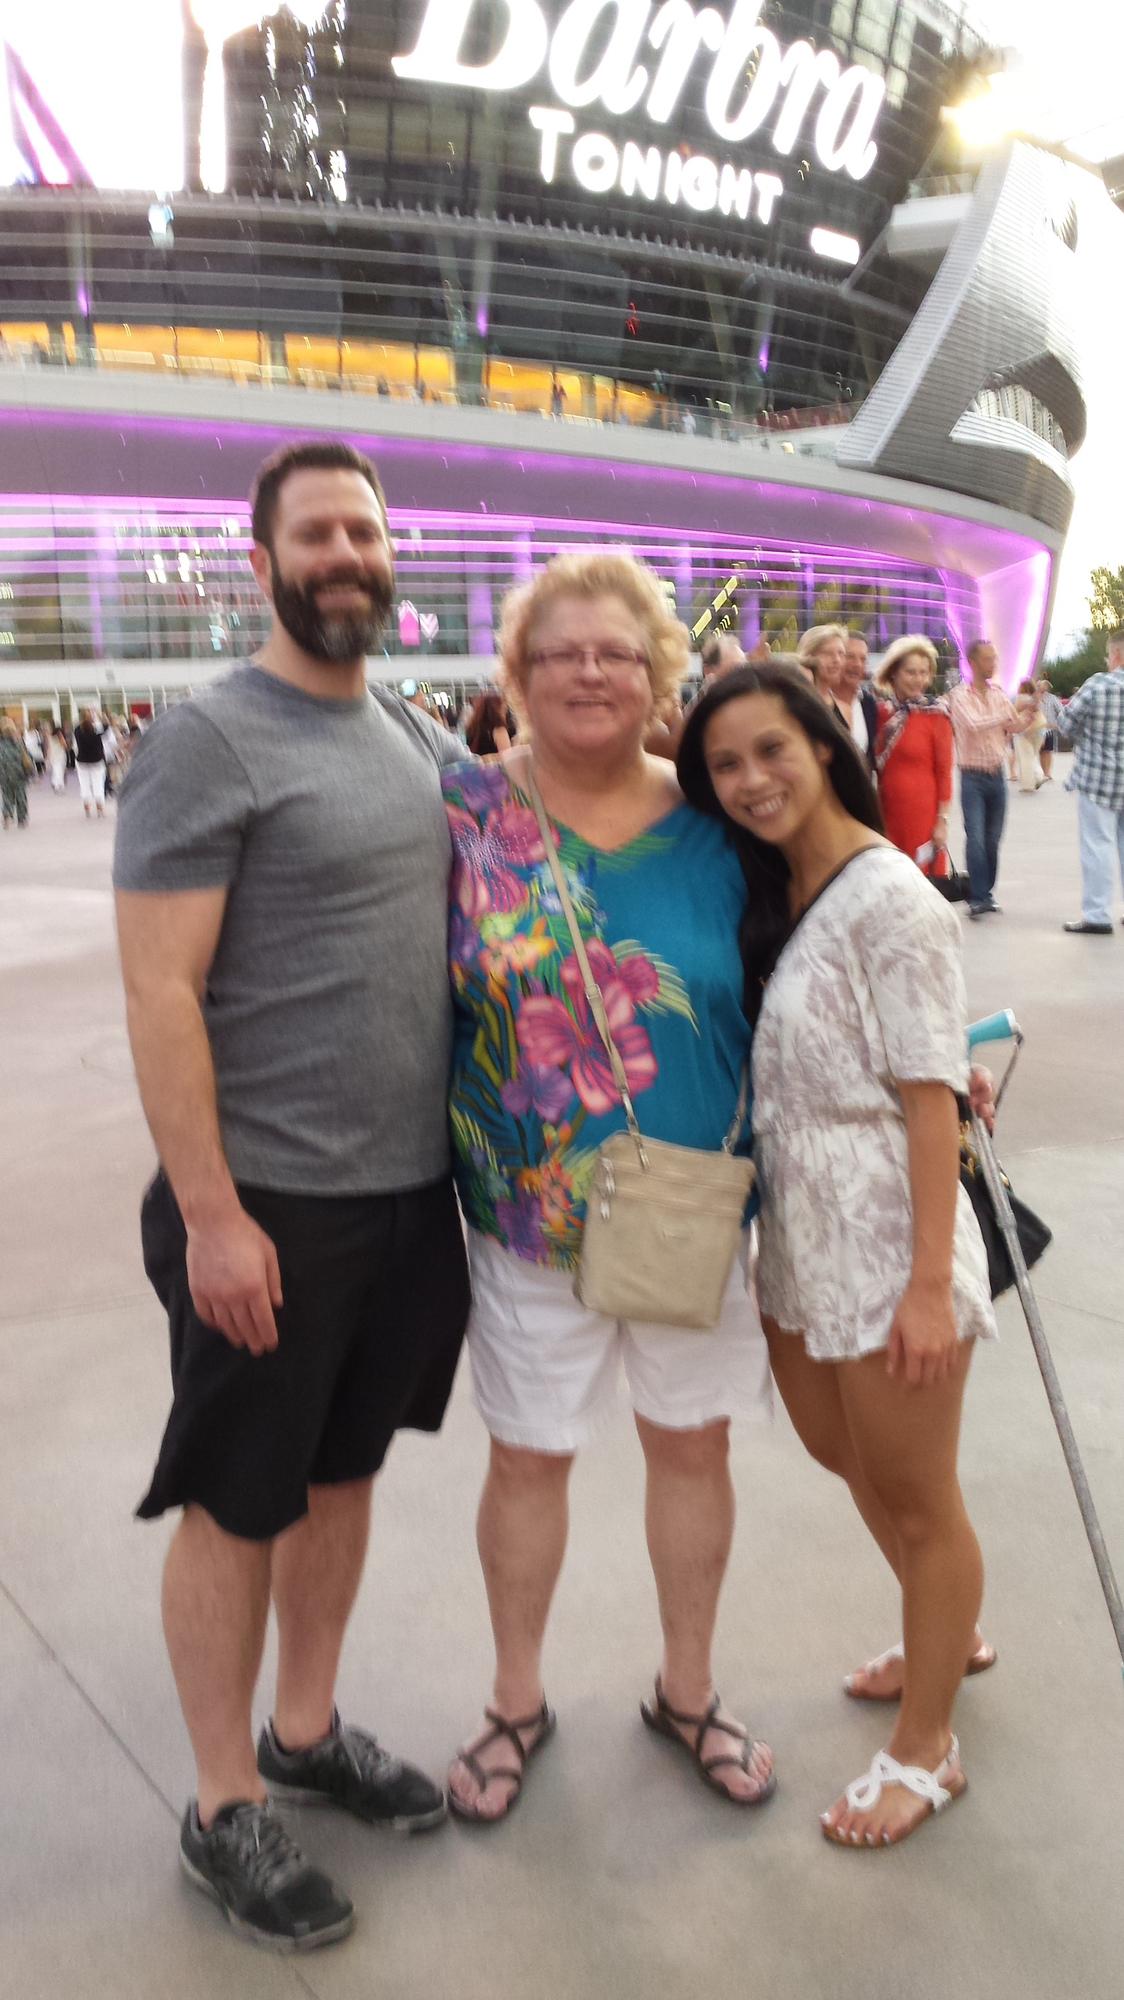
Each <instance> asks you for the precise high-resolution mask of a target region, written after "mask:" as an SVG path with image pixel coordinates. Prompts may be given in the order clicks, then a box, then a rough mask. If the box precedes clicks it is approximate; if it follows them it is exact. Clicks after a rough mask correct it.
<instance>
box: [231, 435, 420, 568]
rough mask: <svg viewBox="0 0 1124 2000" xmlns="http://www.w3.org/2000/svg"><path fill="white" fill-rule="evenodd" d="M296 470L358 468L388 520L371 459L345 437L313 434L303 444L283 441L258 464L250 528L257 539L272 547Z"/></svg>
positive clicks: (354, 469)
mask: <svg viewBox="0 0 1124 2000" xmlns="http://www.w3.org/2000/svg"><path fill="white" fill-rule="evenodd" d="M294 472H357V473H358V474H359V475H360V477H361V478H362V479H365V480H366V482H367V484H368V486H369V487H370V489H371V491H372V493H373V494H374V496H375V499H376V500H377V501H378V503H379V508H380V510H381V513H382V517H383V521H384V523H385V521H386V518H387V516H386V496H385V495H384V493H383V490H382V486H381V484H380V483H379V475H378V473H377V472H376V471H375V468H374V466H373V465H372V463H371V460H370V459H369V458H367V457H366V455H365V454H364V453H363V452H361V451H356V449H355V446H354V445H353V444H345V443H344V441H343V439H342V438H310V439H307V440H306V441H305V442H304V443H303V444H287V445H282V447H281V449H280V451H275V452H274V453H273V454H272V456H271V457H270V458H267V459H266V461H265V464H264V465H261V466H259V467H258V471H257V475H256V477H255V479H254V483H253V486H252V487H251V489H250V532H251V534H252V535H253V538H254V540H255V542H260V543H261V545H262V547H263V548H266V549H272V547H273V530H274V527H275V525H276V521H277V503H278V500H279V498H280V494H281V488H282V487H283V485H284V484H285V481H286V480H287V479H288V478H289V477H290V475H291V474H292V473H294Z"/></svg>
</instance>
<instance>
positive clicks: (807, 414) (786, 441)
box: [0, 340, 861, 452]
mask: <svg viewBox="0 0 1124 2000" xmlns="http://www.w3.org/2000/svg"><path fill="white" fill-rule="evenodd" d="M43 369H56V370H57V369H61V370H63V371H65V372H67V373H75V372H77V373H81V372H90V371H104V372H106V373H116V372H123V373H139V374H151V373H167V374H176V375H180V376H195V377H198V376H207V377H210V378H211V379H214V380H220V381H224V382H234V383H237V384H238V385H239V386H242V387H251V388H260V389H263V390H270V389H307V390H317V391H320V392H325V391H328V392H331V393H333V394H342V395H355V396H365V397H370V398H373V399H376V400H380V401H391V402H412V403H417V404H419V405H422V404H425V403H435V404H438V405H444V406H445V407H451V408H458V407H459V408H469V409H486V410H495V411H498V412H501V413H503V414H506V415H530V416H535V415H537V416H539V417H542V418H544V419H546V420H548V421H551V422H557V423H564V424H568V425H571V426H573V427H575V428H582V427H584V428H593V429H600V428H603V427H609V428H613V427H618V428H621V429H627V428H633V429H653V430H663V431H671V432H678V433H680V434H681V435H684V436H692V435H695V434H696V433H697V434H698V435H700V436H703V437H707V436H709V437H716V438H722V439H725V440H727V441H729V442H731V443H745V444H753V445H756V446H758V447H760V448H762V449H764V450H769V449H770V448H771V445H772V441H773V440H774V439H776V440H777V441H778V442H779V443H780V444H781V448H782V449H783V450H785V451H788V452H811V451H812V450H813V446H812V444H811V442H810V438H809V433H813V432H816V431H819V430H824V429H838V428H840V427H842V426H845V425H846V424H848V423H849V422H850V421H851V419H852V417H853V416H854V415H855V414H856V412H857V410H858V409H859V408H860V406H861V405H860V402H859V401H852V402H847V401H844V400H840V401H838V402H836V403H831V404H824V405H819V406H815V407H812V408H807V409H793V410H764V409H763V410H759V411H758V412H757V415H756V416H755V417H754V418H753V419H746V418H741V417H736V416H735V415H734V413H733V411H732V410H731V408H730V406H729V404H727V403H723V402H719V401H715V400H712V401H711V402H710V403H709V404H708V405H705V406H698V405H695V404H690V403H681V402H678V401H676V400H675V399H674V398H672V397H668V396H666V395H663V394H658V393H655V392H648V391H642V393H644V394H649V395H650V409H649V414H648V416H647V418H646V419H645V420H638V419H637V418H630V417H629V415H628V414H627V411H626V410H625V409H624V408H622V407H619V406H616V397H614V398H613V399H612V401H611V403H610V407H609V409H608V411H607V412H605V413H603V414H599V415H596V416H591V415H587V414H585V413H584V412H578V411H573V412H571V411H569V410H564V409H562V408H558V409H554V408H552V407H551V405H550V403H549V401H544V402H541V403H540V402H536V401H534V400H533V399H529V398H528V395H527V392H526V391H523V392H512V391H508V392H506V393H505V392H502V391H497V390H494V389H485V388H483V387H476V386H465V385H462V386H458V387H450V388H442V387H439V388H430V387H429V386H428V384H426V383H425V382H424V381H421V382H420V383H419V385H418V386H412V385H409V384H403V383H401V382H390V381H388V379H387V378H386V377H385V376H375V375H359V374H352V373H347V372H344V371H341V372H339V373H333V372H330V371H329V370H326V369H322V368H313V367H306V366H304V365H302V364H299V363H298V364H296V365H289V364H287V363H278V362H258V361H251V360H248V359H247V360H239V359H229V360H227V359H224V358H220V357H219V356H217V355H184V354H181V355H177V354H168V353H165V354H158V353H153V352H149V351H146V350H145V349H143V348H96V349H90V350H89V351H88V352H87V353H85V354H71V353H69V352H64V353H55V352H51V351H50V350H49V349H46V348H43V347H40V346H37V345H35V344H34V343H31V344H29V343H26V342H22V341H21V342H13V341H3V340H0V373H3V372H10V371H13V370H14V371H17V372H19V373H24V374H32V373H34V374H38V373H40V372H41V371H42V370H43ZM561 371H562V372H563V373H565V374H573V373H575V372H577V371H575V370H574V369H573V368H571V367H570V366H569V365H567V364H561ZM614 387H615V390H616V391H617V392H618V393H621V394H624V395H628V394H629V393H630V391H631V392H633V393H635V391H634V385H632V384H630V383H627V382H620V383H616V384H615V385H614Z"/></svg>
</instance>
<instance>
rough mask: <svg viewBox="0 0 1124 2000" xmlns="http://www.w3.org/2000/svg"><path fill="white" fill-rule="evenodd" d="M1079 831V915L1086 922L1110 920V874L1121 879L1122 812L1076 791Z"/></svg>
mask: <svg viewBox="0 0 1124 2000" xmlns="http://www.w3.org/2000/svg"><path fill="white" fill-rule="evenodd" d="M1077 823H1078V826H1079V828H1080V831H1081V915H1082V917H1083V918H1084V920H1085V922H1086V923H1087V924H1110V923H1111V922H1112V891H1113V879H1112V878H1113V875H1114V874H1115V872H1116V868H1117V867H1118V866H1119V869H1120V879H1121V882H1124V812H1114V811H1113V808H1112V807H1111V806H1101V805H1098V804H1097V802H1096V800H1095V799H1087V798H1086V797H1085V794H1084V792H1078V794H1077Z"/></svg>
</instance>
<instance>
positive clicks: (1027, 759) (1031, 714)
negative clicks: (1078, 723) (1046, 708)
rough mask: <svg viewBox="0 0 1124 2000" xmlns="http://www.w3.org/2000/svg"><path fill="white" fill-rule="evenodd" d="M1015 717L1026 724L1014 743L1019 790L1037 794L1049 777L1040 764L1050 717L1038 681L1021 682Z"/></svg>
mask: <svg viewBox="0 0 1124 2000" xmlns="http://www.w3.org/2000/svg"><path fill="white" fill-rule="evenodd" d="M1015 714H1016V715H1017V716H1018V718H1019V721H1020V722H1021V723H1022V729H1021V731H1020V733H1019V735H1018V736H1016V738H1015V742H1014V750H1015V770H1016V771H1017V773H1018V779H1019V790H1020V792H1036V791H1038V790H1039V788H1040V786H1042V785H1044V784H1045V782H1046V774H1045V772H1044V771H1043V769H1042V765H1041V763H1040V762H1039V751H1040V750H1041V748H1042V744H1043V740H1044V738H1045V735H1046V717H1045V715H1044V714H1043V712H1042V697H1041V695H1040V694H1039V692H1038V687H1037V685H1036V683H1035V682H1034V681H1020V682H1019V691H1018V694H1017V695H1016V696H1015Z"/></svg>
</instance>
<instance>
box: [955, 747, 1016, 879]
mask: <svg viewBox="0 0 1124 2000" xmlns="http://www.w3.org/2000/svg"><path fill="white" fill-rule="evenodd" d="M960 810H961V812H962V813H963V815H964V832H965V835H966V837H967V842H968V883H969V892H970V895H971V900H972V902H973V903H986V902H988V900H989V899H990V897H991V894H992V892H993V890H994V888H995V878H996V876H997V875H998V873H999V842H1000V840H1001V839H1002V836H1003V822H1004V821H1005V819H1006V817H1007V778H1006V774H1005V773H1004V772H1003V771H961V773H960Z"/></svg>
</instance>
